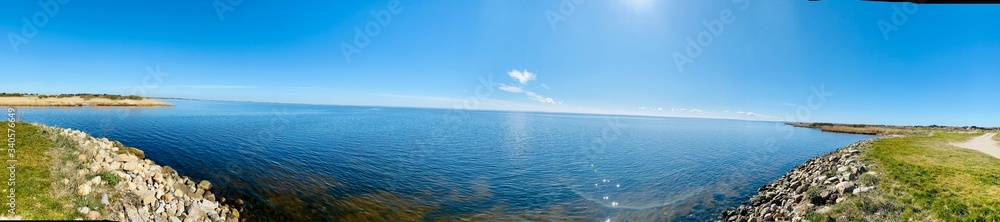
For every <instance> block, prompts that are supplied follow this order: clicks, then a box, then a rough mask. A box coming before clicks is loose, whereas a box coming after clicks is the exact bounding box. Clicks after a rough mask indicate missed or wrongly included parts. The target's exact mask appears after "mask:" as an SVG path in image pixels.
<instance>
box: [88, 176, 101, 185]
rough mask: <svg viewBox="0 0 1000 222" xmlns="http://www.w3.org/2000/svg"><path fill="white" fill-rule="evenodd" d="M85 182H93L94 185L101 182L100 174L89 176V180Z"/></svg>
mask: <svg viewBox="0 0 1000 222" xmlns="http://www.w3.org/2000/svg"><path fill="white" fill-rule="evenodd" d="M87 182H90V184H94V185H100V184H101V177H100V176H95V177H94V178H91V179H90V181H87Z"/></svg>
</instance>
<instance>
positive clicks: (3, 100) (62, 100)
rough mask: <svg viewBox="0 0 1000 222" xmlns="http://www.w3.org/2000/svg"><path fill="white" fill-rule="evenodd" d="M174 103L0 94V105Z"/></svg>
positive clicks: (89, 97)
mask: <svg viewBox="0 0 1000 222" xmlns="http://www.w3.org/2000/svg"><path fill="white" fill-rule="evenodd" d="M173 105H174V104H171V103H167V102H163V101H160V100H156V99H151V98H142V97H137V96H134V97H132V96H116V95H82V96H50V95H15V96H10V95H0V106H14V107H77V106H108V107H116V106H127V107H158V106H173Z"/></svg>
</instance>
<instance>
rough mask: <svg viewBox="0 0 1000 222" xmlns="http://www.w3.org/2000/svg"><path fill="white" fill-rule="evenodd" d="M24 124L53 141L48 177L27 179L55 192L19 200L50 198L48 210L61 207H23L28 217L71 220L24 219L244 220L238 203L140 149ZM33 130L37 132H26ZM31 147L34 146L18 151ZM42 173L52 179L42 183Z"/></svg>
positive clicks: (24, 131)
mask: <svg viewBox="0 0 1000 222" xmlns="http://www.w3.org/2000/svg"><path fill="white" fill-rule="evenodd" d="M20 125H22V126H21V127H26V128H21V132H19V133H20V134H23V135H27V136H33V137H39V138H41V139H43V140H46V142H50V144H51V146H50V148H48V150H46V151H45V152H44V153H45V154H44V156H47V158H45V157H42V158H43V160H44V159H48V161H46V162H47V163H46V164H43V165H48V168H49V169H48V170H49V172H50V173H43V174H42V175H38V177H43V178H29V179H30V180H35V181H39V182H37V183H39V184H35V186H38V185H46V183H47V182H44V181H46V180H49V181H51V182H50V183H49V184H50V186H51V187H52V189H51V192H44V191H40V192H34V193H32V192H28V193H18V195H19V198H20V199H24V198H42V199H51V200H52V202H54V204H50V205H58V206H54V207H52V208H51V209H34V208H24V207H21V208H23V209H31V210H28V212H31V211H46V210H48V211H66V210H68V211H69V213H63V214H62V215H65V216H62V217H68V218H31V217H33V216H30V215H31V214H30V213H29V214H28V216H27V217H28V218H25V219H67V220H68V219H88V220H112V221H157V222H159V221H170V222H179V221H184V222H188V221H199V222H200V221H226V222H237V221H240V213H241V212H240V211H241V210H242V208H241V207H239V206H241V201H240V200H235V201H229V202H234V203H232V204H229V203H227V202H226V198H223V197H216V196H215V194H213V193H212V191H211V188H212V184H211V182H209V181H205V180H201V181H195V180H192V179H190V178H188V177H187V176H183V175H179V174H178V173H177V171H175V170H173V169H172V168H171V167H170V166H164V165H158V164H156V163H155V162H153V161H152V160H150V159H145V155H144V153H143V151H141V150H139V149H137V148H134V147H128V146H125V145H124V144H121V143H120V142H118V141H113V140H108V139H107V138H96V137H93V136H90V135H88V134H87V133H85V132H82V131H79V130H73V129H68V128H59V127H52V126H46V125H43V124H40V123H20ZM32 130H33V131H37V132H27V131H32ZM30 148H31V145H30V144H24V145H21V147H20V149H30ZM18 152H27V151H18ZM21 155H26V154H21ZM44 174H49V175H50V177H48V178H44V176H45V175H44ZM22 180H23V179H22ZM22 186H23V185H22ZM22 192H23V191H22ZM20 199H19V200H20ZM20 205H23V204H20ZM25 207H27V206H25ZM74 211H75V212H74ZM22 215H25V214H23V213H21V214H16V215H6V216H8V217H12V218H14V219H20V218H21V217H22ZM35 217H37V216H35Z"/></svg>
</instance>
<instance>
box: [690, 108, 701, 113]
mask: <svg viewBox="0 0 1000 222" xmlns="http://www.w3.org/2000/svg"><path fill="white" fill-rule="evenodd" d="M690 112H692V113H703V112H705V111H704V110H700V109H691V111H690Z"/></svg>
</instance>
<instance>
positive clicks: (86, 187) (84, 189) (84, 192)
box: [76, 184, 91, 196]
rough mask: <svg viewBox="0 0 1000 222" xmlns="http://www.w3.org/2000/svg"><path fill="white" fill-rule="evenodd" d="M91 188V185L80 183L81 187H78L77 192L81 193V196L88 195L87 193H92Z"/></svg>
mask: <svg viewBox="0 0 1000 222" xmlns="http://www.w3.org/2000/svg"><path fill="white" fill-rule="evenodd" d="M90 190H91V189H90V185H89V184H84V185H80V187H79V188H77V189H76V193H77V194H79V195H80V196H87V194H90Z"/></svg>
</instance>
